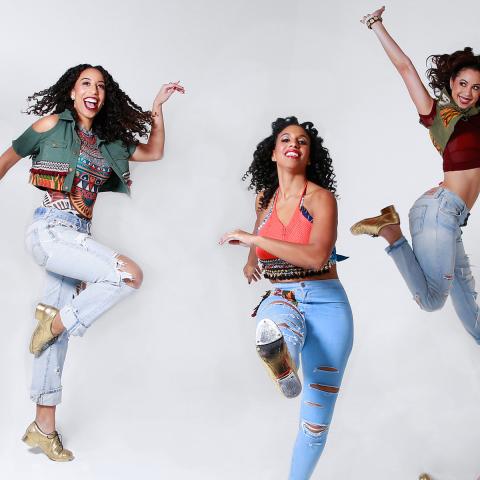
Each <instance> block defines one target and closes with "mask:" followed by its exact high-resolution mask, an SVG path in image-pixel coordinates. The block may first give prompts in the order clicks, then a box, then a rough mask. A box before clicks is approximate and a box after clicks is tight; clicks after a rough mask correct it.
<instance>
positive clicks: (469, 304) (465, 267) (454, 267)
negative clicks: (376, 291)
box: [386, 187, 480, 344]
mask: <svg viewBox="0 0 480 480" xmlns="http://www.w3.org/2000/svg"><path fill="white" fill-rule="evenodd" d="M468 215H469V210H468V208H467V206H466V205H465V202H464V201H463V200H462V199H461V198H460V197H459V196H458V195H456V194H455V193H453V192H451V191H449V190H447V189H445V188H442V187H438V188H432V189H431V190H429V191H428V192H426V193H424V194H423V195H422V196H421V197H420V198H419V199H418V200H417V201H416V202H415V203H414V204H413V207H412V208H411V209H410V213H409V219H410V233H411V236H412V246H413V249H412V248H411V247H410V245H409V244H408V242H407V240H406V239H405V237H402V238H400V239H399V240H397V241H396V242H395V243H394V244H392V245H390V246H388V247H387V248H386V252H387V253H388V254H389V255H390V256H391V257H392V258H393V260H394V262H395V264H396V265H397V268H398V269H399V271H400V273H401V274H402V276H403V278H404V280H405V282H406V283H407V286H408V288H409V289H410V291H411V292H412V295H413V296H414V298H415V300H416V302H417V303H418V305H419V306H420V308H421V309H422V310H426V311H428V312H432V311H434V310H438V309H440V308H442V307H443V305H444V304H445V302H446V300H447V297H448V295H449V294H450V296H451V298H452V302H453V306H454V308H455V311H456V312H457V315H458V317H459V318H460V320H461V321H462V323H463V326H464V327H465V329H466V330H467V332H468V333H470V335H472V337H473V338H474V339H475V341H476V342H477V343H478V344H480V325H479V319H480V318H479V316H480V314H479V307H478V304H477V302H476V300H477V293H476V292H475V280H474V279H473V276H472V272H471V270H470V264H469V261H468V257H467V255H466V254H465V250H464V248H463V242H462V230H461V228H460V227H461V226H463V225H464V224H465V222H466V219H467V217H468Z"/></svg>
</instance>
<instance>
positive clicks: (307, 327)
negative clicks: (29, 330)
mask: <svg viewBox="0 0 480 480" xmlns="http://www.w3.org/2000/svg"><path fill="white" fill-rule="evenodd" d="M248 175H251V177H252V178H251V183H250V187H249V188H253V189H255V191H256V193H257V199H256V205H255V209H256V212H257V221H256V223H255V229H254V233H253V234H250V233H247V232H244V231H242V230H234V231H232V232H229V233H226V234H225V235H224V236H223V237H222V239H221V240H220V243H230V244H241V245H244V246H247V247H249V248H250V253H249V255H248V260H247V264H246V265H245V267H244V269H243V272H244V275H245V277H246V278H247V281H248V283H251V281H252V280H253V281H257V280H259V279H260V277H261V274H262V272H263V276H264V277H265V278H267V279H269V280H270V281H271V282H272V283H273V284H274V288H273V289H272V290H269V291H267V292H266V294H265V295H264V296H263V298H262V301H261V302H260V304H259V306H258V307H257V308H256V309H255V310H254V313H253V315H252V316H256V317H257V330H256V345H257V352H258V353H259V355H260V357H261V359H262V360H263V361H264V362H265V365H266V366H267V368H268V370H269V371H270V373H271V375H272V378H273V379H274V381H275V382H276V384H277V386H278V387H279V388H280V391H281V392H282V393H283V394H284V395H285V396H286V397H295V396H297V395H298V394H299V393H300V392H301V390H302V384H301V382H300V379H299V377H298V375H297V369H298V366H299V360H300V356H301V358H302V371H303V383H304V385H305V388H304V389H303V398H302V400H303V401H302V406H301V411H300V428H299V432H298V435H297V440H296V443H295V447H294V451H293V455H292V464H291V470H290V477H289V478H290V479H291V480H293V479H307V478H310V476H311V474H312V472H313V470H314V468H315V465H316V463H317V461H318V459H319V457H320V455H321V453H322V450H323V447H324V445H325V440H326V435H327V432H328V428H329V425H330V421H331V418H332V414H333V408H334V405H335V400H336V397H337V393H338V391H339V388H340V383H341V379H342V376H343V372H344V370H345V366H346V363H347V360H348V356H349V354H350V350H351V347H352V341H353V322H352V313H351V309H350V305H349V303H348V298H347V296H346V294H345V291H344V290H343V287H342V285H341V283H340V281H339V280H338V276H337V269H336V262H337V261H339V260H342V259H344V258H345V257H341V256H340V255H338V256H337V254H336V251H335V240H336V237H337V205H336V200H335V187H336V182H335V175H334V173H333V168H332V161H331V159H330V156H329V154H328V150H327V149H326V148H325V147H323V140H322V139H321V138H320V137H319V136H318V132H317V130H316V129H315V128H314V127H313V124H312V123H310V122H306V123H302V124H299V123H298V121H297V119H296V118H295V117H288V118H279V119H277V120H276V121H275V122H274V123H273V124H272V135H270V136H269V137H267V138H266V139H265V140H263V141H262V142H260V143H259V144H258V146H257V149H256V150H255V153H254V155H253V162H252V164H251V165H250V168H249V170H248V171H247V174H246V175H245V177H244V179H245V178H246V177H247V176H248ZM258 260H260V263H261V266H262V269H261V270H260V268H259V266H258Z"/></svg>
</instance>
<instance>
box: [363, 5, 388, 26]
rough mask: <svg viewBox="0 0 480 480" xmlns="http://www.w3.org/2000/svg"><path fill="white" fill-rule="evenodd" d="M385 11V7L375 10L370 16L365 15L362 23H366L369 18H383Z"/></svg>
mask: <svg viewBox="0 0 480 480" xmlns="http://www.w3.org/2000/svg"><path fill="white" fill-rule="evenodd" d="M384 11H385V5H384V6H383V7H380V8H379V9H378V10H375V11H374V12H373V13H369V14H368V15H364V16H363V17H362V19H361V20H360V21H361V22H362V23H365V22H366V21H367V20H368V19H369V18H372V17H379V18H382V14H383V12H384Z"/></svg>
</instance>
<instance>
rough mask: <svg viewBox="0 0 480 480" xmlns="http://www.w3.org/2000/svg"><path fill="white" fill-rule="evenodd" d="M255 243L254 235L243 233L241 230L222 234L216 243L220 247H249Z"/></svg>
mask: <svg viewBox="0 0 480 480" xmlns="http://www.w3.org/2000/svg"><path fill="white" fill-rule="evenodd" d="M254 241H255V235H252V234H251V233H247V232H244V231H243V230H233V231H232V232H227V233H224V234H223V236H222V238H221V239H220V240H219V241H218V243H219V244H220V245H223V244H225V243H228V244H230V245H241V246H242V247H251V246H252V245H253V242H254Z"/></svg>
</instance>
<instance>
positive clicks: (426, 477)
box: [418, 473, 432, 480]
mask: <svg viewBox="0 0 480 480" xmlns="http://www.w3.org/2000/svg"><path fill="white" fill-rule="evenodd" d="M418 480H432V477H431V476H430V475H429V474H428V473H422V474H421V475H420V476H419V477H418Z"/></svg>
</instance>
